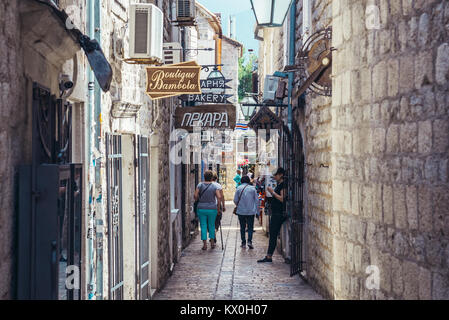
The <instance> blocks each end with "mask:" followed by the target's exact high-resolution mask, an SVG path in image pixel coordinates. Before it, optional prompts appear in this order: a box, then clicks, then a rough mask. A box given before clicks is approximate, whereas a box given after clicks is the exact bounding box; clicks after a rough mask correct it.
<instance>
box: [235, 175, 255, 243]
mask: <svg viewBox="0 0 449 320" xmlns="http://www.w3.org/2000/svg"><path fill="white" fill-rule="evenodd" d="M234 203H235V205H236V208H237V211H236V213H237V215H238V217H239V222H240V236H241V238H242V245H241V247H242V248H245V247H246V232H245V230H246V226H248V248H250V249H254V247H253V231H254V216H255V215H256V214H257V210H258V207H259V206H258V204H259V197H258V194H257V191H256V188H255V187H254V186H253V185H252V184H251V179H250V178H249V177H248V176H244V177H243V178H242V184H241V185H240V186H239V187H238V188H237V190H236V191H235V195H234Z"/></svg>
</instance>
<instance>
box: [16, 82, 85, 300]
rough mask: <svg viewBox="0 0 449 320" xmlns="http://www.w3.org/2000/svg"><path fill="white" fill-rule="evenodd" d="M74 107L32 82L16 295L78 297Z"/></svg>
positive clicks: (79, 168)
mask: <svg viewBox="0 0 449 320" xmlns="http://www.w3.org/2000/svg"><path fill="white" fill-rule="evenodd" d="M71 114H72V106H71V105H70V104H69V103H67V102H65V101H63V100H61V99H56V98H55V97H54V96H53V95H51V93H50V91H49V90H48V89H47V88H44V87H42V86H40V85H38V84H37V83H34V84H33V104H32V164H31V165H27V166H23V167H21V168H20V170H19V208H18V248H19V250H18V264H17V266H18V279H17V285H18V289H17V296H18V298H19V299H55V300H56V299H70V300H74V299H81V290H80V285H81V267H82V265H81V264H82V260H81V236H82V232H81V229H82V224H81V223H82V170H83V169H82V165H80V164H71V163H70V161H71V140H72V139H71V127H72V126H71V122H72V119H71Z"/></svg>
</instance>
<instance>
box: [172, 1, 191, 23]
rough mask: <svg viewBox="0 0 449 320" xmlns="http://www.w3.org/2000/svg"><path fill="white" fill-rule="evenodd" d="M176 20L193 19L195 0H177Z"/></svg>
mask: <svg viewBox="0 0 449 320" xmlns="http://www.w3.org/2000/svg"><path fill="white" fill-rule="evenodd" d="M176 8H177V9H176V11H177V14H176V20H178V21H193V20H194V19H195V0H178V1H177V6H176Z"/></svg>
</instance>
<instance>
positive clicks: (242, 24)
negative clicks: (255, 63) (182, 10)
mask: <svg viewBox="0 0 449 320" xmlns="http://www.w3.org/2000/svg"><path fill="white" fill-rule="evenodd" d="M198 2H199V3H201V4H202V5H203V6H204V7H206V8H207V9H208V10H209V11H211V12H213V13H221V21H222V28H223V34H224V35H228V29H229V16H230V15H233V16H234V17H235V21H236V37H235V38H236V40H237V41H239V42H241V43H243V45H244V46H245V49H246V50H248V49H253V50H254V53H255V54H258V52H259V44H258V41H257V40H255V39H254V26H255V24H256V19H255V17H254V13H253V11H252V10H251V3H250V1H249V0H199V1H198Z"/></svg>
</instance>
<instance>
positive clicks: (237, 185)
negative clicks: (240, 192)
mask: <svg viewBox="0 0 449 320" xmlns="http://www.w3.org/2000/svg"><path fill="white" fill-rule="evenodd" d="M241 174H242V171H240V170H237V174H236V176H235V177H234V181H235V187H236V188H238V187H239V186H240V184H241V181H242V176H241Z"/></svg>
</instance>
